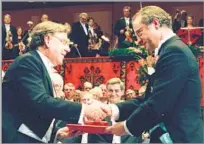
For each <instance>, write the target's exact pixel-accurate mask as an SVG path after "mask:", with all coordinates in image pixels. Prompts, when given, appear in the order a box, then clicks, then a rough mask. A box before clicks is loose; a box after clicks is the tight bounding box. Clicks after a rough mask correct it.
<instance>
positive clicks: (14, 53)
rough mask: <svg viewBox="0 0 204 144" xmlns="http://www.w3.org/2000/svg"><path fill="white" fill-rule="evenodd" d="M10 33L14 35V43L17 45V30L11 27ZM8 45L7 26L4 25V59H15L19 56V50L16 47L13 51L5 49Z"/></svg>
mask: <svg viewBox="0 0 204 144" xmlns="http://www.w3.org/2000/svg"><path fill="white" fill-rule="evenodd" d="M10 31H11V33H12V41H13V42H12V43H13V44H17V43H18V38H17V32H16V28H15V27H14V26H12V25H10ZM5 44H6V26H5V24H2V59H3V60H7V59H14V58H16V57H17V56H18V54H17V51H18V48H17V47H15V48H13V49H11V50H10V49H7V48H5Z"/></svg>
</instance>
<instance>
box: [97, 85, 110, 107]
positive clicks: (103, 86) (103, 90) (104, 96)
mask: <svg viewBox="0 0 204 144" xmlns="http://www.w3.org/2000/svg"><path fill="white" fill-rule="evenodd" d="M99 88H101V90H102V94H103V97H101V98H100V99H99V101H101V102H103V103H106V104H107V103H108V102H109V97H108V94H107V88H106V85H105V84H101V85H99Z"/></svg>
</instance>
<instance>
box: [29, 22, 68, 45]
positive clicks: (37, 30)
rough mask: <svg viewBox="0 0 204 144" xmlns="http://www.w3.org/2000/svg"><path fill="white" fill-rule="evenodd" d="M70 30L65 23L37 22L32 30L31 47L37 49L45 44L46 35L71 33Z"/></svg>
mask: <svg viewBox="0 0 204 144" xmlns="http://www.w3.org/2000/svg"><path fill="white" fill-rule="evenodd" d="M69 32H70V30H69V29H68V28H67V27H66V26H65V25H63V24H59V23H55V22H52V21H44V22H41V23H39V24H37V25H36V26H35V27H34V28H33V30H32V32H31V41H30V44H29V45H30V48H31V49H36V48H37V47H38V46H42V45H43V44H44V37H45V36H47V35H53V34H54V33H67V34H68V33H69Z"/></svg>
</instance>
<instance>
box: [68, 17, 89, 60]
mask: <svg viewBox="0 0 204 144" xmlns="http://www.w3.org/2000/svg"><path fill="white" fill-rule="evenodd" d="M79 19H80V20H79V21H78V22H75V23H73V24H72V32H71V34H70V39H71V40H72V41H73V42H74V43H75V44H77V46H78V50H79V53H78V52H77V51H76V50H75V49H72V51H71V53H72V54H73V55H75V56H82V57H86V56H89V55H88V24H87V19H88V14H87V13H80V15H79Z"/></svg>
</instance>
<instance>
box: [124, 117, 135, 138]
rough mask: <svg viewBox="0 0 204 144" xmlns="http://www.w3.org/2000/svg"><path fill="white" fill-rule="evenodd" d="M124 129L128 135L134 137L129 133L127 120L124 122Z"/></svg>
mask: <svg viewBox="0 0 204 144" xmlns="http://www.w3.org/2000/svg"><path fill="white" fill-rule="evenodd" d="M124 129H125V132H126V133H128V134H129V135H131V136H134V135H133V134H131V133H130V131H129V130H128V128H127V125H126V120H125V121H124Z"/></svg>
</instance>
